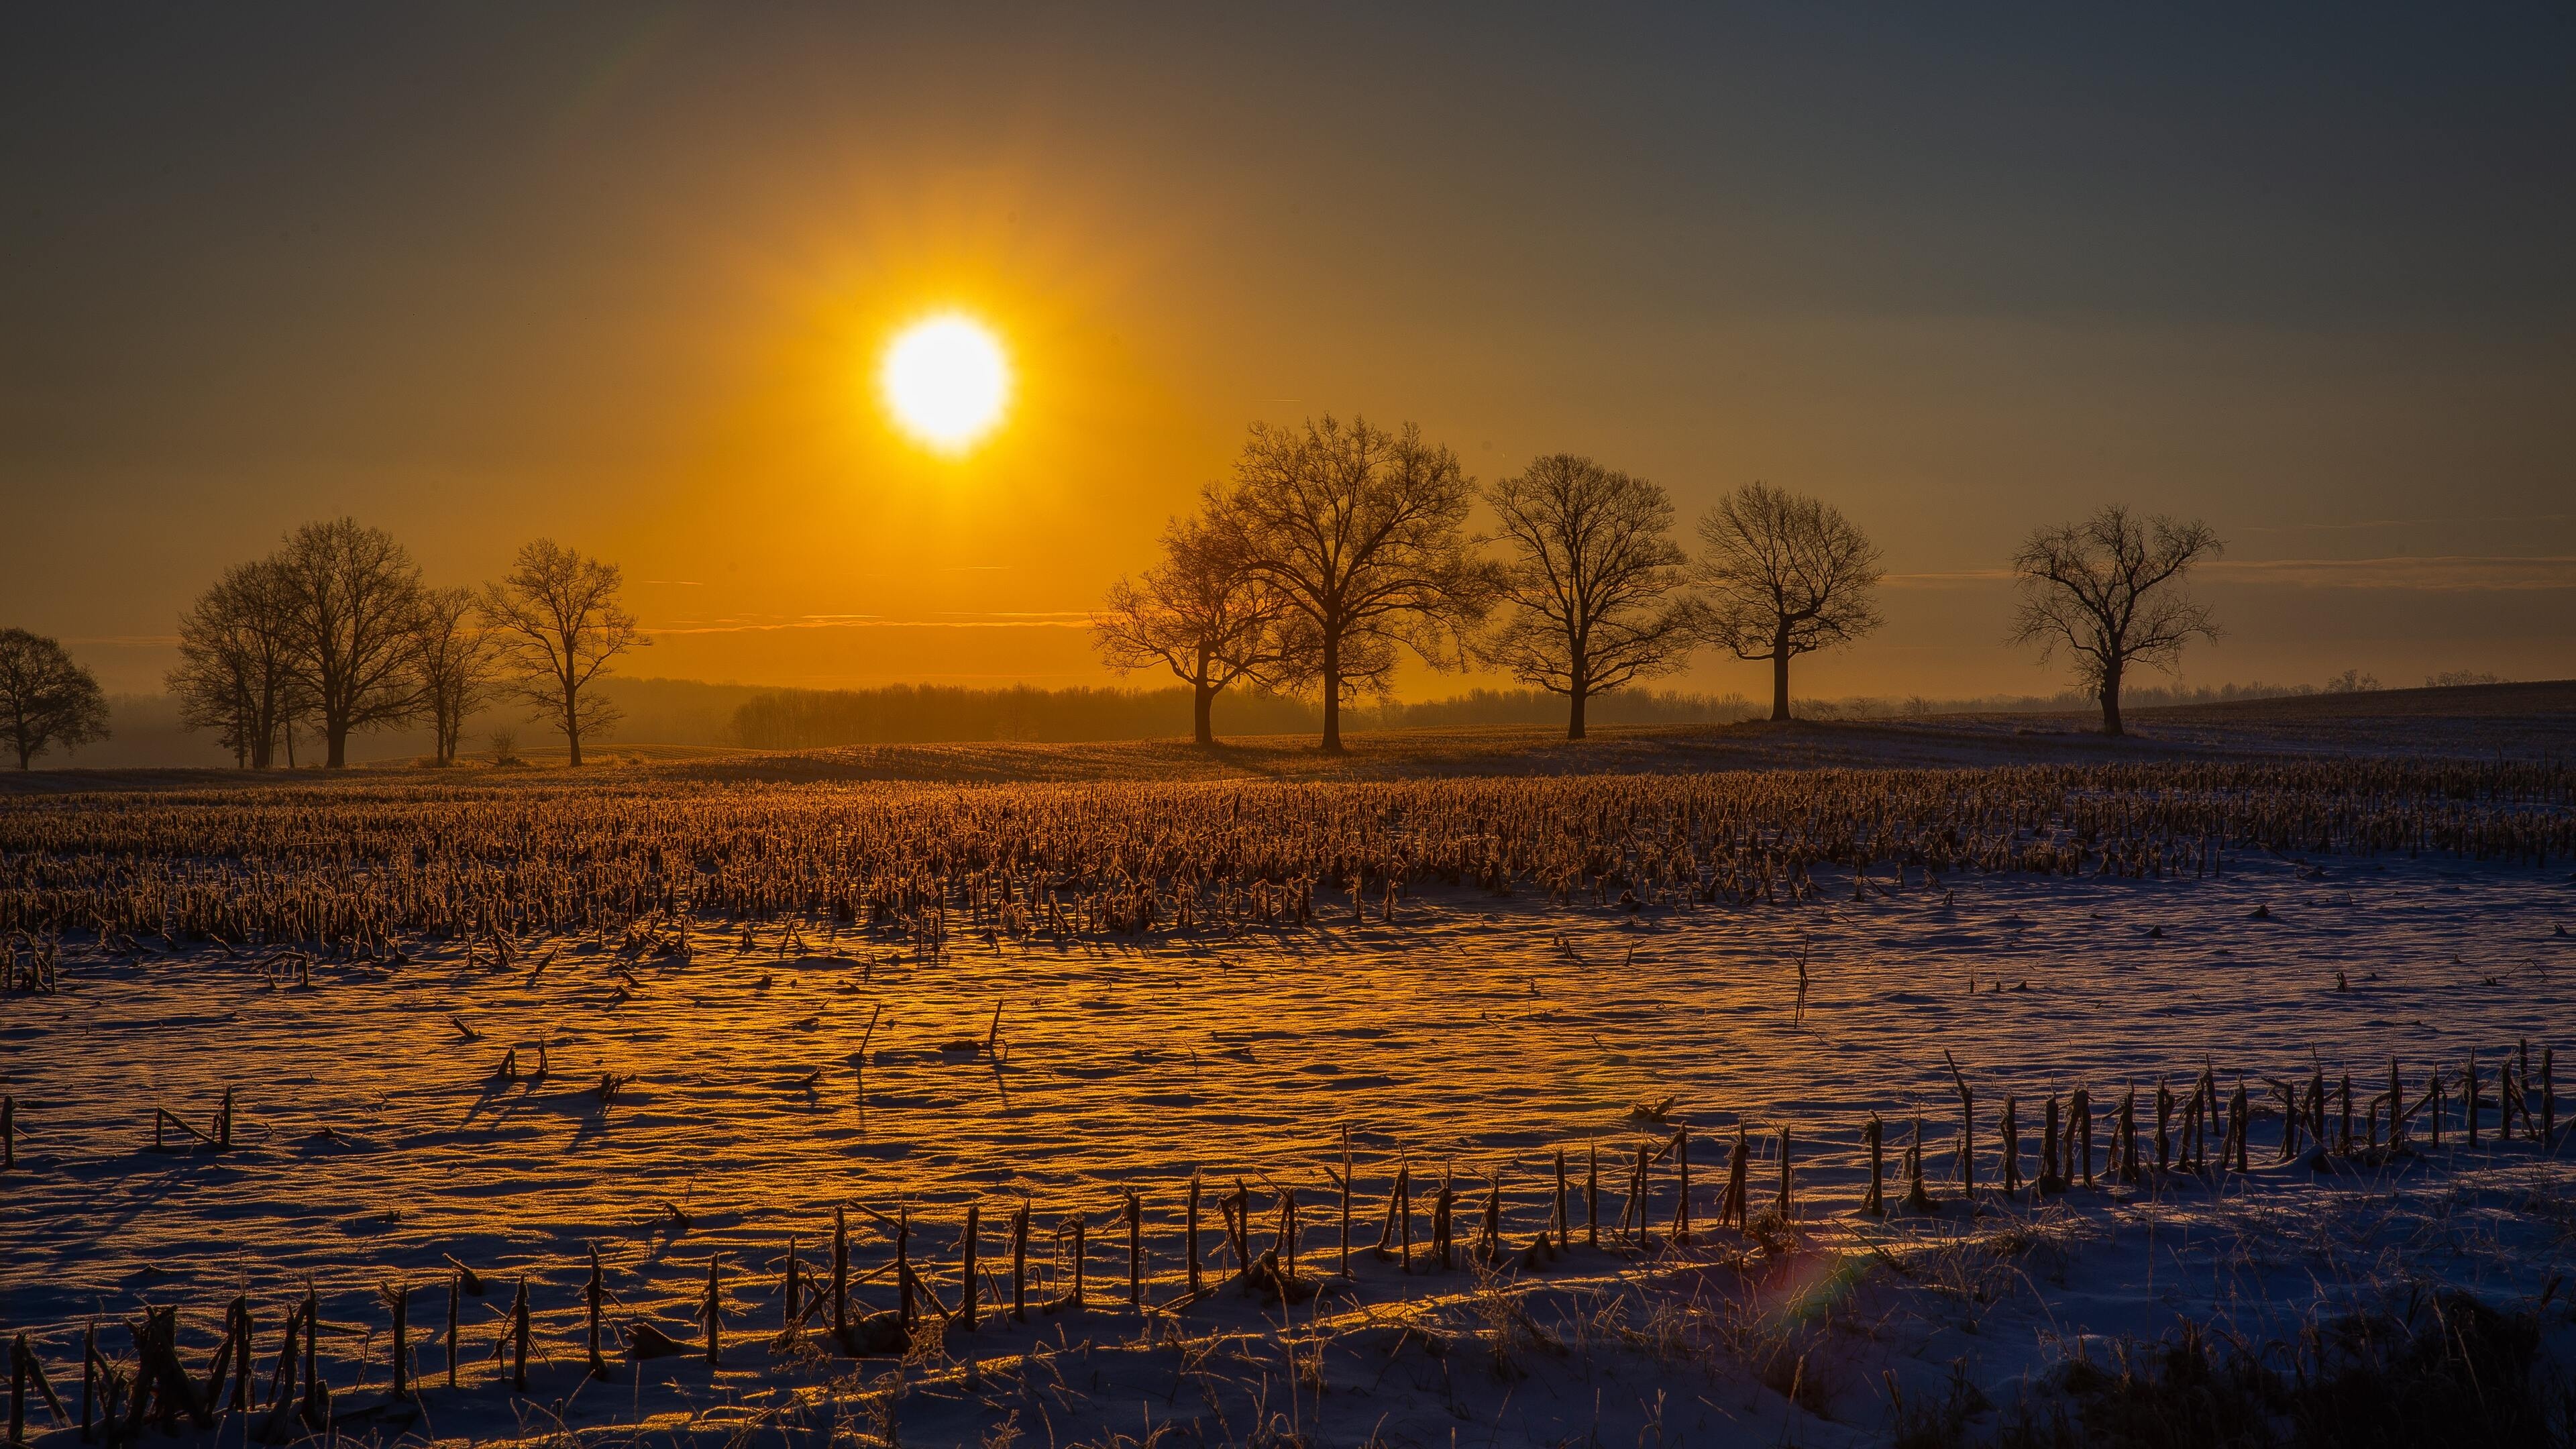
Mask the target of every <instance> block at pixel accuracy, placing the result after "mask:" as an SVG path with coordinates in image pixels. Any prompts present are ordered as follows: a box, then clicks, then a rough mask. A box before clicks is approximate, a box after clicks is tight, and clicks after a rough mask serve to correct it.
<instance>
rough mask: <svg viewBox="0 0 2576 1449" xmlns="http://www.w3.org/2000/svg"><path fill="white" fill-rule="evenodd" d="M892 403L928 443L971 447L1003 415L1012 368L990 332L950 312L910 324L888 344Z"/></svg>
mask: <svg viewBox="0 0 2576 1449" xmlns="http://www.w3.org/2000/svg"><path fill="white" fill-rule="evenodd" d="M880 382H881V384H882V385H883V387H884V389H885V399H886V406H887V407H888V408H889V409H891V410H892V411H893V413H894V416H895V420H896V421H897V422H899V423H901V424H902V425H903V428H904V430H905V431H906V432H909V433H911V434H912V435H913V436H914V437H915V438H918V439H920V440H921V441H922V442H923V443H926V444H928V445H929V446H931V447H933V448H936V449H938V450H940V451H941V452H947V453H959V452H964V451H965V450H966V449H967V448H968V447H969V446H971V445H972V444H973V443H974V442H975V440H976V439H978V438H980V437H982V436H983V435H984V434H985V433H987V432H989V431H991V429H992V427H993V425H994V424H995V423H996V422H999V421H1000V420H1001V416H1002V408H1003V405H1004V404H1006V403H1008V402H1009V401H1010V397H1011V365H1010V362H1009V360H1008V359H1007V358H1005V357H1004V356H1003V355H1002V344H1001V342H1000V340H999V339H997V338H996V337H994V336H993V334H992V332H991V330H990V329H988V328H986V327H985V326H984V325H983V324H982V323H980V322H977V321H976V320H975V319H973V318H971V317H966V316H962V315H959V314H957V313H948V314H946V315H943V316H938V317H931V318H927V319H925V320H923V321H920V322H916V323H914V324H913V325H912V326H910V327H908V328H906V329H904V331H903V332H902V333H901V334H899V335H898V336H897V337H896V338H895V339H894V342H893V343H892V345H890V346H888V347H887V348H886V354H885V365H884V368H883V371H882V373H881V375H880Z"/></svg>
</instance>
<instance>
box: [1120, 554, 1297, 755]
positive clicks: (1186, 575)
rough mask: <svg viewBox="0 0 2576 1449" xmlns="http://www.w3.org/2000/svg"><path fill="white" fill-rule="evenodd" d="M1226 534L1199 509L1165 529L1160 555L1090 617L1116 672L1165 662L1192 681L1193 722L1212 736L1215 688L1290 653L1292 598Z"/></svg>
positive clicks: (1260, 672)
mask: <svg viewBox="0 0 2576 1449" xmlns="http://www.w3.org/2000/svg"><path fill="white" fill-rule="evenodd" d="M1229 537H1230V534H1229V532H1228V530H1226V529H1225V528H1224V527H1223V526H1222V525H1221V524H1220V523H1219V522H1218V521H1217V520H1215V519H1212V518H1210V517H1209V516H1207V515H1205V514H1202V515H1200V516H1199V517H1197V518H1189V519H1178V518H1176V519H1174V520H1172V523H1171V526H1170V527H1168V528H1166V529H1165V530H1164V531H1163V558H1162V561H1161V562H1160V563H1157V564H1155V565H1154V566H1153V567H1152V568H1149V569H1147V570H1145V573H1144V576H1143V577H1142V578H1141V579H1138V580H1136V581H1133V582H1131V581H1129V580H1127V579H1124V578H1121V579H1120V580H1119V581H1118V582H1116V583H1114V584H1112V585H1110V586H1109V594H1108V597H1107V598H1106V599H1105V600H1103V602H1102V605H1101V610H1100V612H1099V614H1097V615H1095V616H1094V617H1093V619H1092V621H1091V630H1092V640H1091V642H1092V645H1093V647H1095V648H1097V649H1098V650H1099V651H1100V657H1101V659H1102V661H1103V662H1104V663H1106V664H1108V666H1109V667H1110V668H1112V669H1115V670H1117V671H1119V672H1120V673H1122V674H1123V673H1129V672H1132V671H1135V670H1138V669H1151V668H1155V667H1157V666H1160V667H1162V668H1164V669H1168V670H1170V671H1171V672H1172V676H1173V677H1174V678H1176V679H1178V680H1180V681H1181V682H1182V683H1183V684H1186V685H1188V686H1189V687H1190V727H1191V731H1192V734H1193V736H1194V737H1195V738H1196V739H1197V741H1198V742H1199V743H1200V744H1202V745H1212V744H1215V743H1216V721H1215V708H1216V697H1217V695H1218V694H1220V693H1222V692H1223V691H1224V690H1225V689H1226V688H1227V687H1228V686H1230V685H1232V684H1234V683H1236V682H1237V681H1239V680H1244V679H1252V680H1256V681H1258V680H1262V679H1265V678H1268V677H1270V675H1271V674H1272V673H1274V672H1276V671H1278V668H1279V666H1280V665H1281V664H1283V662H1285V661H1286V659H1287V657H1288V656H1287V648H1288V645H1289V643H1290V642H1291V639H1290V635H1289V634H1288V633H1287V632H1286V631H1284V630H1283V629H1282V628H1281V627H1280V626H1281V622H1282V619H1281V616H1282V615H1283V614H1284V613H1285V612H1286V611H1287V605H1286V604H1285V603H1284V602H1283V601H1282V600H1281V598H1280V597H1279V594H1278V592H1277V591H1276V590H1275V589H1272V588H1271V587H1269V586H1268V585H1267V584H1265V583H1264V582H1262V581H1261V580H1260V579H1259V578H1257V577H1255V576H1253V575H1251V574H1249V573H1247V572H1246V571H1245V570H1244V569H1243V568H1242V567H1241V566H1240V563H1239V561H1238V560H1236V559H1235V558H1234V557H1233V556H1232V555H1231V554H1230V553H1229V552H1228V549H1227V543H1228V539H1229Z"/></svg>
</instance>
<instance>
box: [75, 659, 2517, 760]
mask: <svg viewBox="0 0 2576 1449" xmlns="http://www.w3.org/2000/svg"><path fill="white" fill-rule="evenodd" d="M2424 682H2425V683H2426V684H2428V685H2429V684H2481V683H2494V682H2497V680H2496V679H2495V677H2494V676H2492V675H2470V674H2462V675H2458V676H2445V677H2441V678H2437V679H2428V680H2426V681H2424ZM598 687H599V689H600V690H601V692H602V693H603V694H605V695H606V696H607V697H608V698H609V699H611V700H612V701H613V702H614V703H615V704H616V706H617V708H618V710H619V711H620V712H621V713H622V714H623V715H624V718H623V719H621V720H620V721H619V722H618V724H617V725H616V727H615V729H614V731H613V733H612V734H611V736H610V737H609V739H608V741H606V742H605V747H606V748H608V749H609V750H611V751H612V752H614V750H615V748H616V746H618V745H620V744H626V745H700V746H718V747H723V746H736V747H748V748H752V749H768V750H784V749H825V748H830V747H832V746H836V745H856V744H906V743H915V744H917V743H931V742H937V741H948V740H955V741H974V740H1042V741H1052V742H1059V743H1068V742H1075V741H1083V740H1122V739H1164V738H1180V737H1185V736H1187V735H1188V734H1189V732H1190V694H1189V691H1188V690H1187V689H1184V688H1179V687H1174V688H1171V689H1161V690H1124V689H1099V688H1089V689H1086V688H1072V689H1038V688H1033V687H1030V686H1026V685H1020V686H1013V687H1010V688H1002V689H972V688H967V687H964V686H955V685H890V686H887V687H885V688H882V689H775V688H764V687H762V686H759V685H748V684H707V683H702V682H700V681H697V680H691V679H625V678H614V677H612V678H609V679H605V680H602V681H600V684H599V686H598ZM2377 687H2379V682H2378V681H2377V680H2375V679H2372V678H2371V677H2370V676H2368V675H2366V674H2365V675H2359V676H2347V677H2345V678H2338V679H2335V680H2332V681H2329V682H2328V683H2326V684H2324V685H2315V684H2263V683H2254V684H2220V685H2201V686H2198V687H2187V686H2180V685H2148V686H2143V687H2133V688H2132V689H2131V690H2130V691H2129V698H2130V700H2131V701H2132V702H2133V703H2134V704H2136V705H2139V706H2154V705H2164V704H2212V703H2218V702H2221V701H2225V700H2231V699H2277V698H2281V697H2284V696H2294V695H2304V694H2323V693H2340V692H2343V691H2345V690H2349V689H2353V688H2363V689H2372V688H2377ZM2093 708H2095V701H2094V700H2093V697H2092V696H2090V695H2087V694H2083V693H2080V692H2078V691H2075V690H2072V689H2069V690H2062V691H2060V692H2058V693H2056V694H2049V695H2037V694H2031V695H1986V696H1980V697H1975V698H1940V699H1934V698H1927V697H1924V696H1919V695H1917V696H1863V697H1854V698H1845V699H1801V700H1800V701H1798V710H1799V713H1800V714H1801V715H1803V716H1805V717H1806V718H1810V719H1908V718H1913V717H1917V716H1921V715H1931V714H1973V713H2033V714H2080V713H2084V712H2087V711H2089V710H2092V709H2093ZM108 709H109V717H110V720H111V722H112V723H113V726H114V729H115V734H114V735H113V737H111V738H109V739H107V740H104V741H101V742H99V743H96V744H92V745H87V746H84V747H83V748H82V749H81V750H79V751H78V752H77V753H76V754H73V755H71V756H70V757H69V758H67V759H65V760H64V761H63V763H65V764H71V765H81V766H87V767H90V768H93V769H96V768H113V767H118V766H131V765H204V766H228V765H230V764H231V763H232V757H231V755H230V754H229V753H228V752H226V751H225V750H224V749H223V748H222V747H220V746H219V745H218V744H217V743H216V742H215V741H214V740H213V739H211V738H210V737H208V736H207V735H205V734H202V733H198V734H191V733H189V732H188V731H186V730H185V729H183V728H182V727H181V725H180V721H179V704H178V701H177V699H176V698H175V697H173V696H171V695H167V694H128V695H115V696H111V697H110V698H109V699H108ZM526 713H527V711H526V710H524V709H522V708H518V707H515V706H506V707H499V708H490V709H485V710H483V711H481V712H479V713H477V714H476V715H475V716H474V717H473V718H472V719H471V720H469V721H468V722H467V727H466V730H465V740H464V752H465V754H467V755H469V756H475V757H488V756H489V755H490V753H491V749H492V737H493V736H494V735H495V734H501V733H506V734H510V735H512V736H514V737H515V741H516V743H517V745H518V747H519V748H520V749H521V750H523V751H526V750H545V749H548V748H551V747H553V746H554V745H555V744H556V743H557V741H556V740H555V739H554V738H553V737H552V736H551V735H550V734H549V733H548V732H547V731H546V729H545V728H544V727H543V726H542V725H532V724H530V723H529V722H528V721H527V720H526V718H525V716H526ZM1564 713H1565V702H1564V701H1563V700H1562V699H1560V698H1558V697H1557V696H1554V695H1548V694H1541V693H1540V692H1538V691H1536V690H1529V689H1475V690H1469V691H1467V692H1466V693H1464V694H1460V695H1456V696H1453V697H1451V698H1446V699H1434V700H1423V701H1417V702H1413V703H1404V702H1399V701H1381V702H1378V703H1374V704H1361V705H1355V706H1353V707H1352V708H1351V710H1350V711H1349V712H1348V714H1347V716H1346V719H1347V722H1348V724H1349V725H1350V727H1351V728H1353V729H1371V730H1374V729H1403V728H1407V727H1413V728H1430V727H1440V726H1462V725H1505V724H1518V725H1557V724H1562V723H1563V717H1564ZM1762 713H1763V711H1762V709H1761V708H1760V707H1759V706H1758V705H1756V704H1754V703H1753V702H1751V701H1749V700H1747V699H1746V698H1745V697H1744V696H1743V695H1740V694H1732V693H1730V694H1694V693H1685V692H1680V691H1666V690H1628V689H1623V690H1618V691H1615V692H1613V693H1611V694H1607V695H1604V696H1602V697H1601V698H1600V699H1599V700H1598V701H1597V702H1596V703H1595V704H1594V706H1593V715H1592V718H1593V721H1594V722H1595V723H1597V724H1602V725H1687V724H1730V723H1733V722H1735V721H1738V720H1746V719H1756V718H1759V717H1760V716H1761V715H1762ZM1216 718H1217V721H1218V724H1219V726H1220V727H1221V728H1222V730H1224V731H1225V732H1227V733H1231V734H1238V735H1258V734H1313V733H1315V732H1316V731H1317V730H1318V729H1319V728H1320V727H1321V721H1320V720H1319V718H1318V711H1317V709H1316V706H1315V705H1314V703H1313V702H1312V701H1309V700H1302V699H1297V698H1293V697H1286V696H1280V695H1275V694H1260V693H1256V692H1251V691H1241V692H1238V691H1234V690H1228V691H1227V692H1226V693H1225V694H1224V695H1221V696H1219V698H1218V699H1217V702H1216ZM432 748H433V744H432V741H431V738H430V732H429V730H428V728H427V727H426V726H421V727H417V728H412V729H394V730H386V731H383V732H380V733H375V734H368V735H362V736H358V737H356V738H354V739H352V740H351V741H350V749H351V753H352V757H353V758H355V759H359V760H409V759H414V758H419V757H424V756H427V755H429V754H430V753H431V750H432ZM317 758H318V756H316V755H315V753H314V750H313V742H312V741H311V740H310V739H309V738H300V739H299V741H298V744H297V762H298V763H299V764H312V763H314V762H315V761H316V759H317Z"/></svg>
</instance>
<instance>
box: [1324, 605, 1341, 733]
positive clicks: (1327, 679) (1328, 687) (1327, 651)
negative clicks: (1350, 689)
mask: <svg viewBox="0 0 2576 1449" xmlns="http://www.w3.org/2000/svg"><path fill="white" fill-rule="evenodd" d="M1341 752H1342V640H1341V636H1340V635H1338V634H1327V635H1325V636H1324V753H1325V754H1328V755H1338V754H1340V753H1341Z"/></svg>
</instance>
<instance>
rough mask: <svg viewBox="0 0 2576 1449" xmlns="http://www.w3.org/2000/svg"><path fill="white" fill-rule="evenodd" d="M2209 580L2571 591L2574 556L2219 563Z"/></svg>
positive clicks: (2574, 576)
mask: <svg viewBox="0 0 2576 1449" xmlns="http://www.w3.org/2000/svg"><path fill="white" fill-rule="evenodd" d="M2205 567H2206V568H2207V571H2208V573H2209V575H2210V577H2212V578H2214V579H2224V580H2227V581H2229V582H2234V583H2248V584H2292V585H2300V586H2304V587H2308V588H2339V589H2437V590H2465V591H2486V590H2505V591H2518V590H2525V589H2569V588H2576V555H2564V554H2560V555H2540V556H2533V557H2520V558H2516V557H2503V556H2498V555H2492V554H2430V555H2420V556H2409V557H2390V558H2276V559H2219V560H2217V561H2215V562H2212V563H2210V564H2208V565H2206V566H2205Z"/></svg>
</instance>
